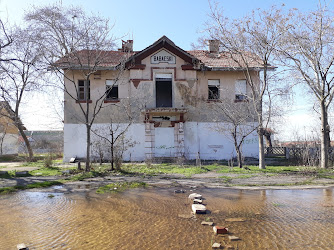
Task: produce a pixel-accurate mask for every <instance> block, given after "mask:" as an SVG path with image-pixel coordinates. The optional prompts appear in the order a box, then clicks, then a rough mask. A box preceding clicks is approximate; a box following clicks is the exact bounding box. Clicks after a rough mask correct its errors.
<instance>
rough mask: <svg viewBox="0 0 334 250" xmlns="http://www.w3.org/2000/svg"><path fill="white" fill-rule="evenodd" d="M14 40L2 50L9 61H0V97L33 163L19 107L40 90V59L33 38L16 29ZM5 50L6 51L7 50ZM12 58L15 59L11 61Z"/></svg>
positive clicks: (5, 114)
mask: <svg viewBox="0 0 334 250" xmlns="http://www.w3.org/2000/svg"><path fill="white" fill-rule="evenodd" d="M14 37H15V39H14V41H13V42H12V44H11V46H10V47H8V46H7V47H6V48H4V49H3V51H4V53H5V54H6V55H9V56H10V57H11V58H13V59H11V60H5V61H2V62H0V69H1V71H2V78H1V80H0V98H1V99H2V100H3V101H5V103H6V105H7V107H6V109H3V110H6V112H5V113H3V114H2V115H3V116H6V117H7V118H9V119H10V120H11V121H12V122H13V124H14V125H15V126H16V127H17V129H18V130H19V132H20V134H21V136H22V138H23V140H24V142H25V145H26V147H27V151H28V154H29V160H30V161H31V160H33V151H32V149H31V146H30V142H29V140H28V138H27V136H26V134H25V133H24V130H25V127H24V125H23V123H22V121H21V119H20V116H21V109H20V108H21V106H22V104H23V103H24V99H25V98H26V95H28V93H29V95H31V93H32V92H33V91H36V90H38V89H39V88H40V83H39V79H40V78H41V75H42V74H41V71H42V70H41V69H40V65H39V62H40V59H41V53H40V50H39V48H38V45H36V43H35V40H34V39H35V38H34V36H32V35H31V34H29V32H28V31H27V30H22V29H19V28H16V31H15V33H14ZM7 50H8V51H7ZM14 58H15V60H14Z"/></svg>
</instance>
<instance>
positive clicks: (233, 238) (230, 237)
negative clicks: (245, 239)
mask: <svg viewBox="0 0 334 250" xmlns="http://www.w3.org/2000/svg"><path fill="white" fill-rule="evenodd" d="M228 238H229V239H230V241H234V240H240V238H239V237H237V236H234V235H230V236H228Z"/></svg>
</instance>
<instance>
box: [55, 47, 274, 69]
mask: <svg viewBox="0 0 334 250" xmlns="http://www.w3.org/2000/svg"><path fill="white" fill-rule="evenodd" d="M185 52H186V53H189V54H190V55H191V56H193V57H195V58H197V59H198V60H199V61H200V62H201V63H203V65H204V66H205V67H208V68H209V69H210V68H211V69H217V70H232V69H238V68H239V69H240V68H243V67H244V65H245V64H244V63H243V62H242V60H241V57H238V56H234V57H233V58H232V56H231V55H230V54H229V53H227V52H221V53H219V54H216V53H210V52H209V51H205V50H191V51H185ZM136 53H138V52H131V53H129V52H123V51H93V50H91V51H90V50H82V51H79V52H76V53H72V54H70V55H69V56H65V57H63V58H61V59H60V60H58V61H57V62H56V64H55V66H58V67H61V68H67V67H69V68H74V69H75V68H82V67H90V68H92V67H93V66H94V64H96V67H97V68H113V67H115V66H117V65H119V63H121V62H122V61H126V60H127V59H128V58H130V57H131V56H133V55H135V54H136ZM236 60H238V62H240V63H238V62H237V61H236ZM247 60H248V66H249V67H250V68H262V67H263V63H262V62H261V60H260V58H259V57H257V56H256V55H254V54H251V53H249V54H248V55H247ZM271 68H274V67H271Z"/></svg>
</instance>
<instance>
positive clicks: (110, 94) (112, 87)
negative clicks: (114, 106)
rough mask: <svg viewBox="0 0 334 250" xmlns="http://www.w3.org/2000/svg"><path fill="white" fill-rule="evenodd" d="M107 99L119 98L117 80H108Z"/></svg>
mask: <svg viewBox="0 0 334 250" xmlns="http://www.w3.org/2000/svg"><path fill="white" fill-rule="evenodd" d="M106 99H107V100H116V99H118V83H117V82H116V81H115V80H106Z"/></svg>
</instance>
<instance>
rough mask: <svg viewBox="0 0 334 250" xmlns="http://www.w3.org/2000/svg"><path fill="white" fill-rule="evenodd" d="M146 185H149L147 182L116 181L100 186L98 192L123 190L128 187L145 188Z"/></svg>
mask: <svg viewBox="0 0 334 250" xmlns="http://www.w3.org/2000/svg"><path fill="white" fill-rule="evenodd" d="M145 187H147V184H146V183H145V182H116V183H111V184H108V185H105V186H102V187H99V188H98V189H97V190H96V193H98V194H104V193H106V192H121V191H124V190H126V189H132V188H145Z"/></svg>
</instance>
